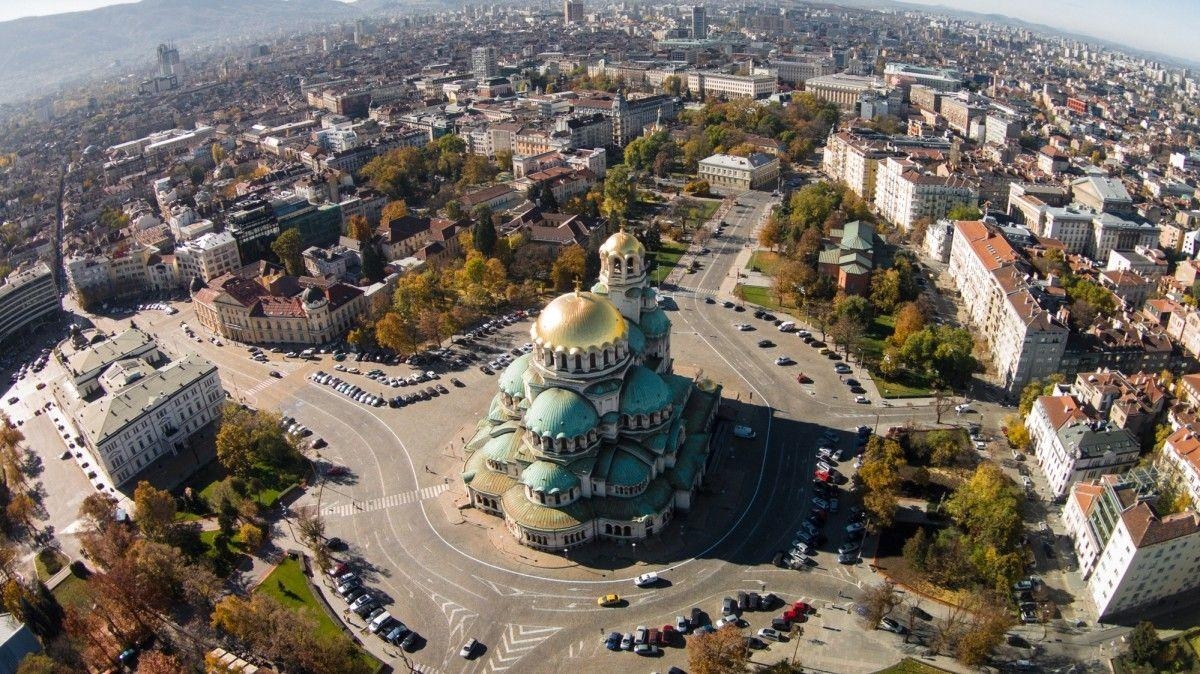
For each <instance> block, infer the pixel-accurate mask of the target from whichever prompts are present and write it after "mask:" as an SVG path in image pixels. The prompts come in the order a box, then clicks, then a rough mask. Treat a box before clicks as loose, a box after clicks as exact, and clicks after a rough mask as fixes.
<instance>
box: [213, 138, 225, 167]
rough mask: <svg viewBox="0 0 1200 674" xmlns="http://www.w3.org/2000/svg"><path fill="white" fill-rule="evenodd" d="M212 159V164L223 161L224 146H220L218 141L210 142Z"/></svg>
mask: <svg viewBox="0 0 1200 674" xmlns="http://www.w3.org/2000/svg"><path fill="white" fill-rule="evenodd" d="M212 160H213V163H214V164H220V163H221V162H223V161H225V148H223V147H221V144H220V143H213V144H212Z"/></svg>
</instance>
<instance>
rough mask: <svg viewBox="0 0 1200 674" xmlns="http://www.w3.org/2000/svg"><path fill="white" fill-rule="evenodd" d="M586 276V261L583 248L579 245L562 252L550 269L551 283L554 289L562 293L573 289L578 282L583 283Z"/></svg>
mask: <svg viewBox="0 0 1200 674" xmlns="http://www.w3.org/2000/svg"><path fill="white" fill-rule="evenodd" d="M584 274H586V260H585V259H584V252H583V248H582V247H580V246H579V245H578V244H574V245H571V246H568V247H566V248H564V249H563V250H562V252H561V253H560V254H559V256H558V259H556V260H555V261H554V265H553V266H552V267H551V268H550V281H551V283H553V284H554V289H555V290H557V291H559V292H562V291H564V290H567V289H569V288H571V287H572V286H573V285H574V284H575V282H576V280H579V281H582V280H583V279H584Z"/></svg>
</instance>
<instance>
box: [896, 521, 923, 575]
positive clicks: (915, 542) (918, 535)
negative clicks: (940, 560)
mask: <svg viewBox="0 0 1200 674" xmlns="http://www.w3.org/2000/svg"><path fill="white" fill-rule="evenodd" d="M901 554H902V555H903V556H904V560H905V561H906V562H908V564H909V566H911V567H912V568H914V569H916V570H917V571H924V570H925V562H926V560H927V559H928V558H929V541H928V540H927V539H926V536H925V528H924V527H918V528H917V531H916V532H915V533H914V534H913V535H912V536H909V537H908V540H907V541H904V547H903V548H902V550H901Z"/></svg>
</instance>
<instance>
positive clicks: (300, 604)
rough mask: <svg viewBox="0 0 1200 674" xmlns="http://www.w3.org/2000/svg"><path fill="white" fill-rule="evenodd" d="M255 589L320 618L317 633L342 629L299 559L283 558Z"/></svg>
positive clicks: (362, 654)
mask: <svg viewBox="0 0 1200 674" xmlns="http://www.w3.org/2000/svg"><path fill="white" fill-rule="evenodd" d="M254 591H255V592H262V593H263V594H266V595H269V596H272V597H274V598H275V599H276V600H278V601H279V603H280V604H283V605H284V606H286V607H288V608H292V609H298V610H301V611H306V612H307V613H308V614H309V615H311V616H312V617H313V619H314V620H316V621H317V633H318V634H321V635H323V636H335V635H337V634H338V633H340V632H341V631H342V628H341V625H339V624H338V623H336V622H334V620H333V619H332V618H330V617H329V613H327V612H326V611H325V609H323V608H321V605H320V601H319V600H318V599H317V598H316V597H315V596H314V595H313V593H312V590H311V589H309V586H308V580H307V579H306V578H305V577H304V568H303V567H302V566H301V565H300V560H298V559H292V558H291V557H286V558H284V560H283V562H281V563H280V564H279V566H277V567H275V570H274V571H272V572H271V574H270V575H269V576H267V577H266V579H264V580H263V582H262V584H261V585H259V586H258V588H257V589H255V590H254ZM358 652H359V657H361V658H363V659H364V660H365V661H367V662H368V663H369V664H370V665H371V668H372V669H374V668H375V667H378V666H379V661H378V660H377V659H376V658H375V656H373V655H371V654H370V653H368V652H366V651H365V650H362V648H359V649H358Z"/></svg>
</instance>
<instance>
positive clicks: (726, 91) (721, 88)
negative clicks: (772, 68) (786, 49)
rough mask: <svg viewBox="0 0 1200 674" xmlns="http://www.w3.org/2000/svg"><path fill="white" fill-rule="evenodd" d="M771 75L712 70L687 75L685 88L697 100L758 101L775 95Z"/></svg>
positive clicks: (773, 79) (773, 80) (773, 81)
mask: <svg viewBox="0 0 1200 674" xmlns="http://www.w3.org/2000/svg"><path fill="white" fill-rule="evenodd" d="M775 84H776V83H775V78H774V77H772V76H771V75H731V74H729V73H722V72H716V71H712V70H698V71H693V72H690V73H688V76H687V88H688V91H690V92H692V94H694V95H695V96H696V97H698V98H709V97H717V98H750V99H754V100H759V99H763V98H767V97H768V96H770V95H771V94H773V93H775Z"/></svg>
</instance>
